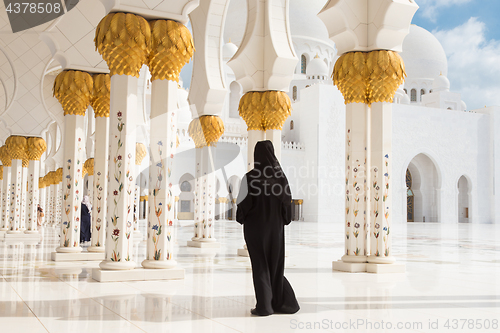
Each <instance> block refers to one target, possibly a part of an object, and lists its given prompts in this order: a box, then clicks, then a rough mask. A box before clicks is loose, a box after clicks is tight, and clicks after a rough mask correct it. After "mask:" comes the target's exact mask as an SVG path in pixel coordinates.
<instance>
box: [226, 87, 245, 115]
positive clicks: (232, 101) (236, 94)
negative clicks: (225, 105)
mask: <svg viewBox="0 0 500 333" xmlns="http://www.w3.org/2000/svg"><path fill="white" fill-rule="evenodd" d="M241 91H242V87H241V84H239V83H238V82H236V81H233V82H231V84H230V85H229V118H239V117H240V114H239V112H238V107H239V103H240V98H241Z"/></svg>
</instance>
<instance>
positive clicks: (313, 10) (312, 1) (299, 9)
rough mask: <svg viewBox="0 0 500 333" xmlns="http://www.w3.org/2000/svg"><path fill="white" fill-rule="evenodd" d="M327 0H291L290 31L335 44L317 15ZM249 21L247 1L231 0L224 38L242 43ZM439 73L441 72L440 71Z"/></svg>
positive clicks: (293, 33)
mask: <svg viewBox="0 0 500 333" xmlns="http://www.w3.org/2000/svg"><path fill="white" fill-rule="evenodd" d="M326 2H327V0H290V20H289V22H290V31H291V33H292V36H305V37H312V38H316V39H319V40H322V41H323V42H325V43H328V44H331V45H333V42H332V41H331V40H330V39H329V38H328V30H327V29H326V26H325V24H324V23H323V21H321V19H320V18H319V17H318V16H317V14H318V13H319V12H320V11H321V9H323V7H324V6H325V4H326ZM246 23H247V1H246V0H231V1H230V3H229V8H228V12H227V17H226V25H225V27H224V39H225V40H229V38H231V39H232V40H233V41H234V43H235V44H236V45H240V43H241V41H242V39H243V34H244V33H245V27H246ZM438 74H439V73H438Z"/></svg>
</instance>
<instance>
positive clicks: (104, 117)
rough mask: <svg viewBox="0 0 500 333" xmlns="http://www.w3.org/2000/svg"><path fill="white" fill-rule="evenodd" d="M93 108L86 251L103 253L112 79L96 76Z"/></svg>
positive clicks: (101, 75) (104, 75)
mask: <svg viewBox="0 0 500 333" xmlns="http://www.w3.org/2000/svg"><path fill="white" fill-rule="evenodd" d="M93 79H94V94H93V97H92V101H91V104H92V108H93V109H94V116H95V142H96V144H95V145H94V148H95V151H94V182H93V187H92V237H91V240H90V244H91V245H90V246H89V247H88V249H87V251H89V252H104V246H105V243H106V242H105V240H106V223H105V221H106V208H107V207H106V200H107V196H108V155H109V104H110V89H111V80H110V77H109V75H108V74H96V75H94V77H93Z"/></svg>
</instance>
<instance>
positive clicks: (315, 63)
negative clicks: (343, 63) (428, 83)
mask: <svg viewBox="0 0 500 333" xmlns="http://www.w3.org/2000/svg"><path fill="white" fill-rule="evenodd" d="M306 75H307V76H311V75H321V76H329V74H328V66H327V65H326V64H325V62H324V61H323V60H321V59H320V58H319V56H318V55H316V57H314V59H313V60H311V61H310V62H309V64H308V65H307V69H306Z"/></svg>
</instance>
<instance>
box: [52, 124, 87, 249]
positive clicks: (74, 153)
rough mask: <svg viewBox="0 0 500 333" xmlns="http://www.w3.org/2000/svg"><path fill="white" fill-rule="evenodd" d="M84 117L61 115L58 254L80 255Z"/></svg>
mask: <svg viewBox="0 0 500 333" xmlns="http://www.w3.org/2000/svg"><path fill="white" fill-rule="evenodd" d="M84 121H85V115H74V114H66V115H65V116H64V126H65V138H64V164H63V178H62V180H63V181H62V199H63V200H62V207H61V222H62V223H61V244H60V246H59V247H58V248H57V249H56V251H57V252H59V253H79V252H81V251H82V248H81V247H80V216H81V202H82V199H83V179H82V169H83V163H84V161H85V160H84V155H83V153H84V148H85V146H84V145H85V132H84Z"/></svg>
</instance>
